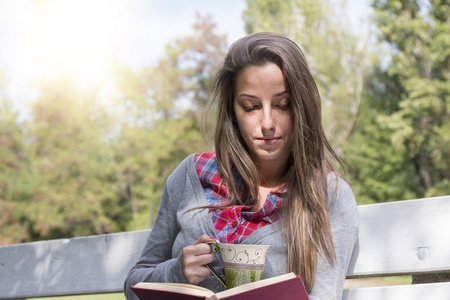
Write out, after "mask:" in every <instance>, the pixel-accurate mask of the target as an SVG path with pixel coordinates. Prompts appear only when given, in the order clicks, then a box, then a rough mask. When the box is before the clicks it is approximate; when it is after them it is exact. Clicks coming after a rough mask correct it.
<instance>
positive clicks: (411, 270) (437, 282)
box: [0, 196, 450, 300]
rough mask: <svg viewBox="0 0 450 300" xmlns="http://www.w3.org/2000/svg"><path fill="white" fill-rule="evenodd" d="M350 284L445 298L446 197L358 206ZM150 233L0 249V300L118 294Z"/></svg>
mask: <svg viewBox="0 0 450 300" xmlns="http://www.w3.org/2000/svg"><path fill="white" fill-rule="evenodd" d="M359 213H360V219H361V227H360V235H359V241H358V244H357V245H356V247H355V250H354V253H353V256H352V260H351V263H350V268H349V271H348V278H364V277H374V276H375V277H376V276H396V275H412V278H413V284H411V285H409V284H408V285H398V286H377V287H366V288H351V289H346V290H345V291H344V296H343V299H344V300H357V299H359V300H360V299H364V300H372V299H380V300H390V299H393V300H394V299H395V300H399V299H400V300H406V299H408V300H415V299H417V300H418V299H420V300H423V299H432V300H448V299H450V282H449V278H450V276H449V274H450V196H444V197H436V198H425V199H417V200H406V201H398V202H389V203H382V204H372V205H363V206H360V207H359ZM148 233H149V231H148V230H144V231H134V232H123V233H114V234H107V235H99V236H87V237H78V238H72V239H61V240H52V241H43V242H33V243H25V244H17V245H10V246H3V247H0V299H23V298H31V297H44V296H63V295H81V294H97V293H112V292H121V291H122V289H123V282H124V279H125V277H126V275H127V273H128V270H129V269H130V268H131V267H132V266H133V265H134V263H135V262H136V260H137V259H138V257H139V255H140V253H141V250H142V248H143V246H144V243H145V241H146V239H147V236H148Z"/></svg>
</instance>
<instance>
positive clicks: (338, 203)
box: [327, 172, 357, 210]
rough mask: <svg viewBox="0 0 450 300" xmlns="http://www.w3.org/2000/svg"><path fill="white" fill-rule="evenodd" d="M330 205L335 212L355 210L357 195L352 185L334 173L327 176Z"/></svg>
mask: <svg viewBox="0 0 450 300" xmlns="http://www.w3.org/2000/svg"><path fill="white" fill-rule="evenodd" d="M327 189H328V199H329V205H331V207H333V208H334V209H333V210H346V209H349V208H350V209H355V208H356V207H357V204H356V200H355V195H354V194H353V190H352V188H351V186H350V184H349V183H348V182H347V181H346V180H344V179H343V178H342V177H340V176H339V175H337V174H336V173H334V172H331V173H329V174H328V175H327Z"/></svg>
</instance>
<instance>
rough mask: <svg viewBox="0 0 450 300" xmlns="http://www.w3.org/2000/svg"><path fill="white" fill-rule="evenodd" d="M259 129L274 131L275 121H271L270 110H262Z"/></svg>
mask: <svg viewBox="0 0 450 300" xmlns="http://www.w3.org/2000/svg"><path fill="white" fill-rule="evenodd" d="M261 128H262V130H274V129H275V121H274V119H273V115H272V109H271V108H265V109H263V116H262V120H261Z"/></svg>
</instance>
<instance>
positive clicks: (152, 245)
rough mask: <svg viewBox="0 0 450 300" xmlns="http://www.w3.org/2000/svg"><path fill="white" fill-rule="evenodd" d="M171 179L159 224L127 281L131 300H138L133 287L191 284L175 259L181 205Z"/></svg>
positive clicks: (178, 260) (126, 288) (167, 186)
mask: <svg viewBox="0 0 450 300" xmlns="http://www.w3.org/2000/svg"><path fill="white" fill-rule="evenodd" d="M170 186H173V184H172V183H171V178H170V176H169V178H168V180H167V182H166V185H165V187H164V191H163V194H162V196H161V201H160V204H159V208H158V212H157V215H156V219H155V223H154V225H153V227H152V230H151V231H150V235H149V237H148V239H147V242H146V244H145V246H144V249H143V251H142V254H141V256H140V258H139V260H138V261H137V263H136V265H135V266H134V267H133V268H132V269H131V270H130V272H129V273H128V276H127V278H126V281H125V286H124V292H125V296H126V298H127V299H128V300H130V299H138V298H137V297H136V296H135V294H134V292H133V291H132V290H131V285H135V284H136V283H138V282H150V281H151V282H180V283H187V280H186V278H185V277H184V275H183V271H182V269H181V263H180V259H179V255H178V257H173V253H172V252H173V245H174V243H175V239H176V237H177V234H178V233H179V231H180V230H179V227H178V223H177V216H176V211H177V205H176V202H175V203H174V201H173V199H172V198H173V197H172V196H171V191H170V189H171V188H170Z"/></svg>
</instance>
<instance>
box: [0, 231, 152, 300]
mask: <svg viewBox="0 0 450 300" xmlns="http://www.w3.org/2000/svg"><path fill="white" fill-rule="evenodd" d="M148 234H149V231H136V232H124V233H115V234H107V235H98V236H88V237H79V238H72V239H61V240H52V241H44V242H35V243H26V244H18V245H11V246H4V247H0V278H1V279H0V299H5V298H27V297H32V296H41V297H42V296H54V295H76V294H95V293H106V292H120V291H122V289H123V283H124V281H125V277H126V275H127V274H128V271H129V270H130V269H131V267H132V266H133V265H134V264H135V263H136V261H137V259H138V257H139V255H140V254H141V251H142V249H143V247H144V243H145V241H146V240H147V237H148Z"/></svg>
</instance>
